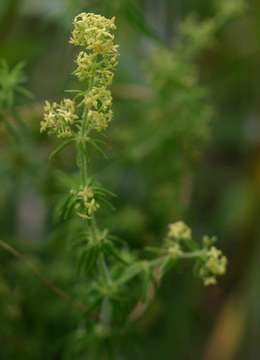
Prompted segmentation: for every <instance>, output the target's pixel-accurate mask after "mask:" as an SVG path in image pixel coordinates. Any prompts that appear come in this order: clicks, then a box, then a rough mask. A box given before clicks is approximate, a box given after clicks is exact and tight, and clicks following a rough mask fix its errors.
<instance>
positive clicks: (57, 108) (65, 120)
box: [41, 99, 78, 138]
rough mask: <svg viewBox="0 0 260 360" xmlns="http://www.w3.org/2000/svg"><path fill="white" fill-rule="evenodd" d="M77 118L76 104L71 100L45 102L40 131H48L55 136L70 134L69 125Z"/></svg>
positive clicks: (68, 135) (67, 135)
mask: <svg viewBox="0 0 260 360" xmlns="http://www.w3.org/2000/svg"><path fill="white" fill-rule="evenodd" d="M77 119H78V116H77V114H76V106H75V103H74V101H73V100H71V99H64V100H62V101H61V103H60V104H58V103H56V102H54V103H52V104H51V103H49V102H48V101H46V102H45V106H44V115H43V120H42V121H41V132H44V131H48V132H49V133H51V134H55V135H57V137H60V138H65V137H70V136H72V128H71V125H73V123H74V122H75V121H76V120H77Z"/></svg>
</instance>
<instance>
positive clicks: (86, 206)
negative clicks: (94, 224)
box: [71, 185, 99, 219]
mask: <svg viewBox="0 0 260 360" xmlns="http://www.w3.org/2000/svg"><path fill="white" fill-rule="evenodd" d="M71 193H72V194H73V195H74V196H75V200H76V204H75V209H76V211H77V214H78V215H79V216H80V217H82V218H84V219H90V218H91V217H92V216H93V215H94V213H95V212H96V211H97V209H98V208H99V204H98V203H97V201H96V199H95V196H94V191H93V189H92V188H91V187H90V186H89V185H86V186H85V187H82V186H81V188H80V189H79V190H77V191H75V190H72V191H71Z"/></svg>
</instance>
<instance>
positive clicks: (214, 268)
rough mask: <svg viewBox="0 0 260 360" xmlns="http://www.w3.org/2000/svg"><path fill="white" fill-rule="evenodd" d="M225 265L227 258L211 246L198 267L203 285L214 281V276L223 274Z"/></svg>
mask: <svg viewBox="0 0 260 360" xmlns="http://www.w3.org/2000/svg"><path fill="white" fill-rule="evenodd" d="M226 267H227V258H226V257H225V256H224V255H223V254H222V252H221V251H220V250H218V249H217V248H216V247H215V246H212V247H211V248H210V249H209V250H208V251H207V254H206V260H205V262H204V264H203V265H202V266H201V269H200V272H199V274H200V276H201V278H202V279H203V280H204V284H205V285H212V284H215V283H216V277H217V276H221V275H224V274H225V272H226Z"/></svg>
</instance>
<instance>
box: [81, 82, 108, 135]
mask: <svg viewBox="0 0 260 360" xmlns="http://www.w3.org/2000/svg"><path fill="white" fill-rule="evenodd" d="M85 105H86V107H87V109H88V121H89V124H90V127H91V128H92V129H95V130H97V131H102V130H104V129H106V127H107V126H108V123H109V122H110V121H111V120H112V116H113V113H112V110H111V106H112V96H111V92H110V91H109V90H107V89H106V88H105V87H93V88H92V89H91V90H90V91H89V92H88V94H87V95H86V97H85Z"/></svg>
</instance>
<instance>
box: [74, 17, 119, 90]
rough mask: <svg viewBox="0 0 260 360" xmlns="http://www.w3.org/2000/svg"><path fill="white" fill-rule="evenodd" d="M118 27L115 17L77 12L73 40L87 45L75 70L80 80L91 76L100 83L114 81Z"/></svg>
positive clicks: (106, 83) (102, 84) (78, 44)
mask: <svg viewBox="0 0 260 360" xmlns="http://www.w3.org/2000/svg"><path fill="white" fill-rule="evenodd" d="M115 29H116V26H115V18H112V19H106V18H105V17H104V16H100V15H95V14H86V13H82V14H80V15H78V16H76V18H75V19H74V29H73V31H72V37H71V39H70V42H71V43H72V44H73V45H77V46H80V47H82V48H84V51H80V53H79V54H78V56H77V59H76V64H77V68H76V70H75V72H74V74H75V75H76V76H77V77H78V79H79V80H89V82H90V83H91V84H92V85H93V84H94V85H97V86H109V85H110V84H111V82H112V80H113V74H114V69H115V66H116V65H117V56H118V46H117V45H115V44H114V34H113V32H114V31H115ZM90 80H91V81H90Z"/></svg>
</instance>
